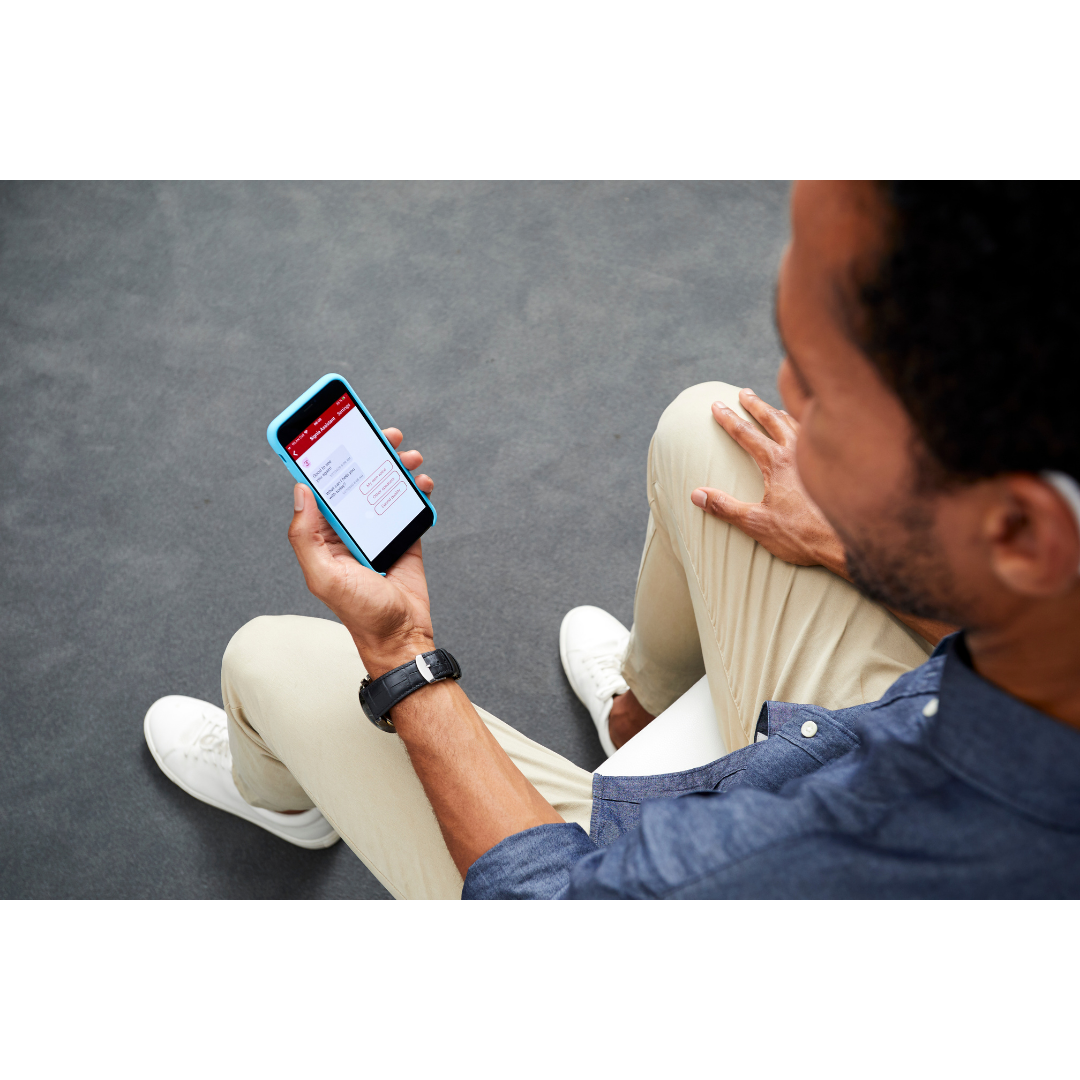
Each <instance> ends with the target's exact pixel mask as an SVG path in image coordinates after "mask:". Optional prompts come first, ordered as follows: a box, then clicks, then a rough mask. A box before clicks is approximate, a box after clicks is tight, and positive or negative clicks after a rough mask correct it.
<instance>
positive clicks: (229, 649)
mask: <svg viewBox="0 0 1080 1080" xmlns="http://www.w3.org/2000/svg"><path fill="white" fill-rule="evenodd" d="M286 618H287V616H281V615H259V616H257V617H256V618H254V619H252V620H251V622H249V623H245V624H244V625H243V626H241V627H240V629H239V630H237V631H236V633H235V634H233V636H232V638H231V639H230V641H229V644H228V645H226V646H225V652H224V653H223V654H222V657H221V684H222V686H223V687H225V686H233V687H236V686H243V685H244V684H245V683H247V682H248V680H250V679H252V678H258V677H259V675H260V674H261V673H262V672H263V671H265V669H266V666H267V664H268V663H269V664H270V665H273V663H274V661H273V658H272V655H271V654H272V651H273V650H272V649H271V648H270V647H269V646H270V643H271V642H272V641H273V639H274V637H275V636H278V634H279V633H280V632H281V631H282V630H283V629H284V627H283V626H282V623H284V621H285V620H286Z"/></svg>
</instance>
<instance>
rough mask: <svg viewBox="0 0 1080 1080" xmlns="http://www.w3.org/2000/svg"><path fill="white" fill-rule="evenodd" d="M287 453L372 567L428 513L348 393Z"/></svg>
mask: <svg viewBox="0 0 1080 1080" xmlns="http://www.w3.org/2000/svg"><path fill="white" fill-rule="evenodd" d="M337 386H338V388H341V384H340V383H338V384H337ZM282 441H283V442H284V440H282ZM285 452H286V453H287V454H288V455H289V456H290V457H291V458H292V459H293V461H295V462H296V464H297V465H298V466H299V467H300V471H301V472H302V473H303V474H304V476H306V477H307V479H308V480H309V481H310V482H311V485H312V487H314V488H315V490H316V491H318V493H319V494H320V495H321V496H322V498H323V500H324V501H325V502H326V504H327V506H329V507H330V509H331V510H333V512H334V513H335V514H336V515H337V518H338V520H339V521H340V522H341V524H342V525H344V526H345V528H346V529H347V530H348V531H349V533H350V535H351V536H352V538H353V540H354V541H355V542H356V545H357V547H359V548H360V550H361V551H362V552H363V553H364V554H365V555H366V556H367V559H368V561H369V562H370V563H372V564H373V565H377V561H378V557H379V555H380V554H382V553H383V552H384V551H386V549H387V548H388V547H389V546H390V545H391V544H392V542H393V541H394V540H395V539H396V538H397V537H398V536H399V535H400V534H402V533H404V532H405V531H406V530H407V529H408V528H409V526H410V524H411V523H412V522H413V521H414V519H416V518H417V517H418V516H420V515H421V514H423V513H425V512H428V508H427V505H426V504H425V503H424V501H423V499H421V498H420V496H419V495H418V494H417V493H416V489H415V488H414V487H413V485H412V483H411V482H410V480H407V479H406V478H405V476H404V475H403V474H402V470H401V467H400V466H399V465H398V462H397V460H396V459H395V458H394V457H393V455H391V454H390V453H389V451H388V450H387V449H386V446H385V444H384V443H383V442H382V440H381V439H380V438H379V436H378V435H376V434H375V430H374V428H373V427H372V426H371V424H370V423H369V422H368V419H367V417H366V416H365V415H364V413H363V412H361V410H360V409H358V408H357V407H356V402H355V401H353V399H352V397H350V396H349V394H348V393H347V392H346V393H343V394H341V396H340V397H338V398H337V399H336V400H335V401H334V402H333V403H332V404H331V405H330V406H329V408H327V409H325V410H324V411H323V412H322V413H321V414H320V415H319V416H318V417H317V418H315V419H314V420H312V421H311V422H310V423H309V424H308V425H307V427H305V428H304V430H303V431H301V432H300V433H299V434H298V435H296V436H295V437H294V438H293V439H292V440H291V441H290V442H288V443H285ZM395 557H396V556H395Z"/></svg>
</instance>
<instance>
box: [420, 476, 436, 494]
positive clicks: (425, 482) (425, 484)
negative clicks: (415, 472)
mask: <svg viewBox="0 0 1080 1080" xmlns="http://www.w3.org/2000/svg"><path fill="white" fill-rule="evenodd" d="M415 480H416V486H417V487H418V488H419V489H420V490H421V491H422V492H423V493H424V494H425V495H430V494H431V493H432V492H433V491H434V490H435V481H434V480H432V479H431V477H430V476H428V474H427V473H421V474H420V475H419V476H417V477H415Z"/></svg>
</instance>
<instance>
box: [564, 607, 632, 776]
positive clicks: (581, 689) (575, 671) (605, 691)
mask: <svg viewBox="0 0 1080 1080" xmlns="http://www.w3.org/2000/svg"><path fill="white" fill-rule="evenodd" d="M629 644H630V631H629V630H627V629H626V627H625V626H623V624H622V623H621V622H619V620H618V619H616V618H615V616H614V615H609V614H608V613H607V612H606V611H603V610H602V609H601V608H598V607H590V606H588V605H586V606H585V607H576V608H572V609H571V610H570V611H568V612H567V613H566V615H565V616H564V617H563V621H562V626H560V627H559V656H561V657H562V666H563V671H565V672H566V677H567V679H569V680H570V685H571V686H572V687H573V689H574V693H575V694H577V696H578V700H579V701H580V702H581V704H582V705H584V706H585V708H586V709H588V710H589V715H590V716H591V717H592V718H593V723H594V724H595V725H596V731H597V734H598V735H599V736H600V745H601V746H603V748H604V752H605V753H606V754H607V756H608V757H611V755H612V754H614V753H615V744H614V743H613V742H612V741H611V735H610V734H609V733H608V720H609V719H610V718H611V703H612V702H613V701H614V700H615V695H616V694H625V693H626V691H627V690H629V689H630V687H628V686H627V685H626V683H625V682H624V681H623V677H622V672H621V669H622V662H623V658H624V657H625V656H626V647H627V646H628V645H629Z"/></svg>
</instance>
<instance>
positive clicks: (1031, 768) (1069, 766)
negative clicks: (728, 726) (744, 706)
mask: <svg viewBox="0 0 1080 1080" xmlns="http://www.w3.org/2000/svg"><path fill="white" fill-rule="evenodd" d="M935 699H936V700H937V709H936V711H935V709H934V706H933V705H932V704H931V702H932V701H934V700H935ZM928 706H929V708H928ZM924 710H925V711H924ZM926 712H929V713H930V714H931V715H929V716H927V715H926ZM807 720H813V721H814V723H815V724H816V725H817V731H816V733H815V734H814V735H812V736H811V737H806V736H804V735H803V734H802V732H801V729H802V726H803V724H804V723H805V722H806V721H807ZM758 730H759V731H762V732H767V734H768V740H767V741H762V742H757V743H754V744H752V745H750V746H747V747H744V748H743V749H742V750H737V751H735V752H734V753H732V754H728V755H727V756H726V757H722V758H720V759H719V760H717V761H714V762H713V763H712V764H710V765H705V766H702V767H701V768H697V769H690V770H689V771H687V772H681V773H670V774H667V775H664V776H646V777H615V776H594V777H593V800H594V801H593V817H592V822H591V826H590V833H589V834H587V833H586V832H585V830H584V829H582V828H581V827H580V826H579V825H574V824H559V825H541V826H539V827H537V828H535V829H527V830H526V831H525V832H521V833H518V834H517V835H515V836H510V837H507V839H505V840H503V841H502V842H501V843H499V844H497V845H496V846H495V847H494V848H492V849H491V850H490V851H488V852H487V853H486V854H484V855H482V856H481V857H480V858H479V859H477V860H476V862H475V863H473V865H472V867H470V869H469V872H468V874H467V875H466V878H465V887H464V889H463V891H462V896H463V898H464V899H496V898H505V899H514V898H520V899H526V898H535V899H541V898H560V899H561V898H565V899H620V898H627V899H630V898H642V899H646V898H649V899H657V898H659V899H681V898H687V899H690V898H692V899H706V898H717V899H720V898H750V897H831V898H838V899H839V898H859V897H938V898H946V897H957V898H960V897H972V898H976V897H1031V898H1035V897H1077V896H1080V731H1077V730H1074V729H1073V728H1070V727H1068V726H1067V725H1065V724H1063V723H1061V722H1059V721H1057V720H1054V719H1052V718H1051V717H1049V716H1046V715H1045V714H1044V713H1040V712H1038V711H1037V710H1036V709H1033V708H1030V707H1029V706H1027V705H1024V704H1023V703H1021V702H1020V701H1017V700H1016V699H1015V698H1013V697H1010V696H1009V695H1008V694H1006V693H1004V692H1003V691H1001V690H999V689H997V687H995V686H993V685H992V684H991V683H988V682H987V681H986V680H985V679H982V678H981V677H980V676H979V675H977V674H976V673H975V671H974V670H973V669H972V667H971V664H970V659H969V657H968V654H967V649H966V647H965V646H964V642H963V637H962V635H959V634H955V635H952V636H951V637H948V638H946V639H945V640H944V641H943V642H942V643H941V644H940V645H939V646H938V648H937V649H936V650H935V651H934V654H933V656H932V657H931V658H930V659H929V660H928V661H927V662H926V663H925V664H923V665H922V666H921V667H918V668H916V669H915V670H914V671H911V672H908V673H907V674H906V675H903V676H901V677H900V678H899V679H897V680H896V682H895V683H893V685H892V686H891V687H890V688H889V690H888V691H887V692H886V693H885V695H884V696H883V697H882V698H881V699H880V700H879V701H875V702H872V703H870V704H867V705H858V706H855V707H854V708H850V709H838V710H835V711H834V710H829V709H822V708H818V707H817V706H814V705H793V704H787V703H784V702H775V701H769V702H766V703H765V705H764V706H763V707H762V716H761V720H760V721H759V724H758ZM590 834H591V835H590Z"/></svg>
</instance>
